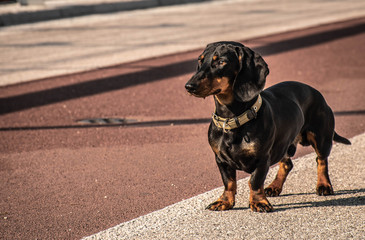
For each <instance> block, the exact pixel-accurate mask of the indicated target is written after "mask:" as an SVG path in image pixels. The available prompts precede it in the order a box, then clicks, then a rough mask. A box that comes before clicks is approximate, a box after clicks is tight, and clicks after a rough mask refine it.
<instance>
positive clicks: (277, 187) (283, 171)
mask: <svg viewBox="0 0 365 240" xmlns="http://www.w3.org/2000/svg"><path fill="white" fill-rule="evenodd" d="M292 168H293V163H292V161H291V159H290V158H289V157H285V158H283V159H282V160H281V161H280V163H279V170H278V173H277V174H276V177H275V179H274V181H273V182H272V183H271V184H270V185H269V186H268V187H267V188H265V193H266V196H268V197H277V196H279V194H280V193H281V191H282V190H283V185H284V182H285V180H286V177H287V176H288V174H289V172H290V171H291V170H292Z"/></svg>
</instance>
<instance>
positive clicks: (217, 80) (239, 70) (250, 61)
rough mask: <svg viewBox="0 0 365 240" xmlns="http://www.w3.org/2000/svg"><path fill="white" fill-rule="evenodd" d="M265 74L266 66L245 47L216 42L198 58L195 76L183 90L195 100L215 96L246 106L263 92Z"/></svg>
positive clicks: (267, 71) (257, 55)
mask: <svg viewBox="0 0 365 240" xmlns="http://www.w3.org/2000/svg"><path fill="white" fill-rule="evenodd" d="M268 74H269V69H268V67H267V64H266V62H265V61H264V60H263V59H262V57H261V56H260V55H259V54H257V53H255V52H253V51H252V50H251V49H249V48H248V47H245V46H244V45H242V44H240V43H237V42H216V43H211V44H208V46H207V47H206V49H205V50H204V52H203V53H202V54H201V55H200V56H199V59H198V68H197V72H196V73H195V74H194V76H193V77H192V78H191V79H190V80H189V81H188V82H187V83H186V85H185V88H186V90H187V91H188V92H189V93H190V94H192V95H194V96H196V97H203V98H205V97H207V96H210V95H217V96H220V97H223V98H225V99H230V100H229V101H231V100H233V98H234V99H236V100H238V101H241V102H246V101H249V100H251V99H252V98H254V97H255V96H257V95H258V94H259V93H260V92H261V91H262V89H263V88H264V86H265V82H266V76H267V75H268Z"/></svg>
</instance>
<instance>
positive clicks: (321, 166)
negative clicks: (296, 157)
mask: <svg viewBox="0 0 365 240" xmlns="http://www.w3.org/2000/svg"><path fill="white" fill-rule="evenodd" d="M316 161H317V188H316V190H317V194H318V195H320V196H326V195H333V194H334V192H333V188H332V184H331V181H330V178H329V175H328V160H327V158H326V159H320V158H319V157H317V159H316Z"/></svg>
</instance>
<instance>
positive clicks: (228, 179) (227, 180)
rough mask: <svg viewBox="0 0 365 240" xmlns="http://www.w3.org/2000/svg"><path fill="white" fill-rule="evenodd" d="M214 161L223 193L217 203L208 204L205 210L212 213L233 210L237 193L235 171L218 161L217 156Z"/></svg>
mask: <svg viewBox="0 0 365 240" xmlns="http://www.w3.org/2000/svg"><path fill="white" fill-rule="evenodd" d="M216 161H217V164H218V168H219V171H220V173H221V176H222V180H223V184H224V192H223V194H222V196H220V197H219V198H218V200H217V201H215V202H213V203H211V204H209V205H208V206H207V208H206V209H209V210H212V211H223V210H228V209H231V208H233V206H234V204H235V195H236V192H237V181H236V169H233V168H231V167H230V166H229V165H228V164H226V163H222V162H221V161H219V159H218V157H217V156H216Z"/></svg>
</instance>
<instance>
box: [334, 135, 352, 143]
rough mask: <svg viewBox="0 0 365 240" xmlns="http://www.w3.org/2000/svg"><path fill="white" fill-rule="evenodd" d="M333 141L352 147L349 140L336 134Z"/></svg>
mask: <svg viewBox="0 0 365 240" xmlns="http://www.w3.org/2000/svg"><path fill="white" fill-rule="evenodd" d="M333 141H335V142H339V143H343V144H346V145H351V142H350V140H348V139H347V138H344V137H341V136H340V135H338V134H337V133H336V132H335V134H334V135H333Z"/></svg>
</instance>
